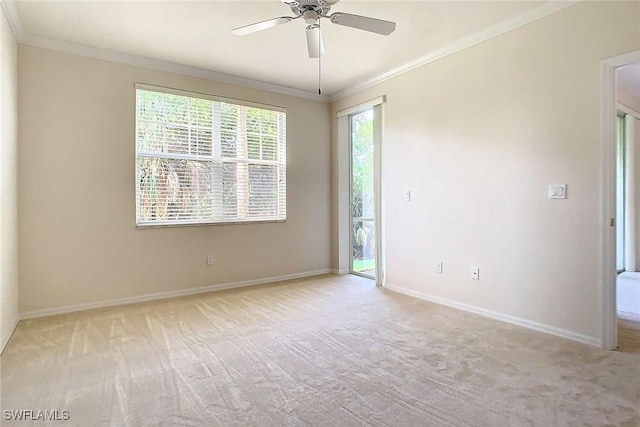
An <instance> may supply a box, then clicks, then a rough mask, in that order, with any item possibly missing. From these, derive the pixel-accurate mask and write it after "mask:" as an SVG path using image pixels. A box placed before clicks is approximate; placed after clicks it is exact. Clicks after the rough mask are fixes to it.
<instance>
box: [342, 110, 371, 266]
mask: <svg viewBox="0 0 640 427" xmlns="http://www.w3.org/2000/svg"><path fill="white" fill-rule="evenodd" d="M349 130H350V131H349V140H350V151H351V168H350V169H351V197H350V200H351V209H350V212H351V237H350V249H351V250H350V252H351V260H350V272H351V274H357V275H359V276H364V277H368V278H370V279H375V277H376V240H377V239H376V237H377V236H376V227H375V223H376V214H375V211H376V209H375V207H376V203H375V199H376V197H375V170H374V169H375V168H374V155H375V149H374V139H373V108H369V109H367V110H364V111H361V112H358V113H354V114H351V115H349Z"/></svg>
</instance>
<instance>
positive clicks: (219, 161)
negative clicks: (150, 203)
mask: <svg viewBox="0 0 640 427" xmlns="http://www.w3.org/2000/svg"><path fill="white" fill-rule="evenodd" d="M138 90H143V91H149V92H157V93H160V94H168V95H177V96H183V97H189V98H197V99H204V100H207V101H212V102H217V103H226V104H231V105H236V106H240V107H248V108H258V109H262V110H269V111H275V112H277V113H282V114H281V115H280V116H279V118H278V123H277V126H278V128H279V130H278V132H277V134H276V160H263V159H249V158H246V159H242V158H239V157H237V153H236V157H234V158H231V157H223V156H222V144H221V133H222V131H221V127H222V126H221V122H217V125H216V118H218V119H219V118H220V115H219V114H218V115H214V117H213V118H212V129H211V132H212V147H211V155H210V156H206V155H201V154H178V153H153V152H142V151H140V150H139V149H138V131H139V125H140V124H139V123H138ZM134 97H135V102H134V106H135V111H134V124H135V135H134V147H135V148H134V149H135V159H134V168H135V222H136V228H139V229H146V228H165V227H191V226H203V225H234V224H266V223H284V222H286V221H287V185H286V170H287V160H286V151H287V135H286V133H287V131H286V114H287V110H286V108H285V107H281V106H278V105H272V104H264V103H257V102H253V101H246V100H242V99H235V98H229V97H222V96H217V95H211V94H207V93H202V92H196V91H190V90H184V89H176V88H171V87H164V86H156V85H151V84H146V83H135V85H134ZM245 134H246V131H245ZM281 144H282V145H283V146H282V147H281V146H280V145H281ZM261 145H262V144H261ZM279 152H280V155H278V153H279ZM145 157H146V158H167V159H172V160H191V161H197V162H210V163H211V173H212V174H213V175H214V177H215V178H212V182H214V181H216V182H218V183H219V185H217V186H216V188H218V189H219V190H220V191H219V192H216V193H215V194H214V196H215V197H214V204H215V203H219V206H220V209H219V212H218V214H217V215H216V214H215V213H214V214H212V216H211V218H210V219H206V220H197V219H184V220H164V221H159V220H155V221H141V220H140V219H139V212H140V204H139V201H140V191H141V189H140V178H141V177H140V169H139V167H138V160H139V159H140V158H145ZM225 163H232V164H235V165H238V164H246V165H265V166H276V169H277V179H278V187H277V200H276V206H277V210H278V215H277V216H275V217H264V218H255V217H252V218H246V219H239V218H237V217H236V218H232V219H225V218H224V212H223V211H222V197H223V192H222V182H223V181H222V180H223V165H224V164H225ZM211 191H212V192H213V191H214V190H213V189H212V190H211ZM280 198H283V199H284V200H282V201H281V200H280ZM214 212H215V211H214Z"/></svg>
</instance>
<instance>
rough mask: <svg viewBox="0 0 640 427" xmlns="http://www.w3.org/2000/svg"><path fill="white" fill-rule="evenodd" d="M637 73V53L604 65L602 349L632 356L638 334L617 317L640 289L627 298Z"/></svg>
mask: <svg viewBox="0 0 640 427" xmlns="http://www.w3.org/2000/svg"><path fill="white" fill-rule="evenodd" d="M639 71H640V51H635V52H631V53H629V54H626V55H622V56H619V57H615V58H610V59H608V60H605V61H603V62H602V104H601V105H602V110H601V111H602V122H601V123H602V150H603V151H602V153H603V156H602V162H603V163H602V171H603V175H602V179H603V184H604V186H603V189H604V190H603V194H602V209H603V210H602V216H603V219H604V221H603V222H602V228H601V230H602V243H603V245H604V250H603V251H602V254H603V257H602V266H603V268H602V270H601V271H602V274H603V276H602V284H603V285H602V291H603V293H602V347H603V348H605V349H608V350H615V349H616V348H618V347H619V348H620V349H621V350H623V351H633V352H636V351H637V352H640V329H639V330H637V331H636V330H630V329H629V328H628V325H627V324H626V323H625V321H623V320H622V317H620V316H619V313H622V312H624V311H625V310H624V309H623V308H624V307H625V306H629V305H630V304H631V305H633V304H635V303H636V301H635V299H636V298H640V287H637V288H634V289H635V290H636V291H638V293H637V294H635V293H633V292H632V293H633V295H632V296H631V297H629V295H631V294H630V293H629V292H628V291H629V289H628V288H629V285H631V283H630V282H631V281H630V280H628V279H629V277H627V276H629V275H634V274H638V275H640V272H639V270H640V133H638V135H637V138H636V137H634V136H633V132H632V136H631V138H630V137H629V136H630V135H629V131H630V130H631V131H633V129H632V128H633V127H635V126H636V125H635V122H636V120H637V119H636V117H637V118H638V119H640V113H638V111H640V98H638V95H637V94H640V73H639ZM629 76H631V77H632V78H631V80H629V79H628V77H629ZM629 95H631V96H629ZM634 116H635V117H634ZM637 123H638V126H637V127H638V130H639V131H640V120H638V121H637ZM636 139H637V140H636ZM636 159H638V160H636ZM636 194H637V195H636ZM636 218H638V221H636ZM623 282H624V284H623ZM637 284H638V285H639V286H640V280H639V281H637ZM634 295H635V296H634ZM637 326H638V327H640V323H638V324H637ZM629 332H631V335H629ZM630 336H631V337H632V338H634V339H632V340H631V341H629V340H628V338H629V337H630ZM629 344H630V345H631V346H630V347H629Z"/></svg>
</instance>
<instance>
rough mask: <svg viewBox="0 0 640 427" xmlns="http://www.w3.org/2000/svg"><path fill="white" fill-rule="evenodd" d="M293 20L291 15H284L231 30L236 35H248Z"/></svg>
mask: <svg viewBox="0 0 640 427" xmlns="http://www.w3.org/2000/svg"><path fill="white" fill-rule="evenodd" d="M292 20H293V18H291V17H289V16H282V17H280V18H273V19H269V20H267V21H261V22H256V23H255V24H251V25H245V26H244V27H238V28H234V29H233V30H231V32H232V33H233V34H235V35H236V36H246V35H247V34H251V33H255V32H258V31H262V30H266V29H269V28H273V27H277V26H278V25H282V24H288V23H289V22H291V21H292Z"/></svg>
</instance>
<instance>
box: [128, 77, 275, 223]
mask: <svg viewBox="0 0 640 427" xmlns="http://www.w3.org/2000/svg"><path fill="white" fill-rule="evenodd" d="M236 102H238V101H229V100H222V99H217V98H213V97H208V96H207V95H200V94H194V93H191V92H182V91H175V90H172V89H167V90H166V91H165V90H164V89H157V88H153V89H150V88H149V87H147V86H141V85H138V86H136V223H137V225H138V226H147V225H151V226H154V225H178V224H211V223H237V222H260V221H283V220H285V219H286V113H285V112H284V111H283V110H282V109H279V108H277V107H269V106H262V105H260V106H258V105H256V104H246V105H242V104H238V103H236Z"/></svg>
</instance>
